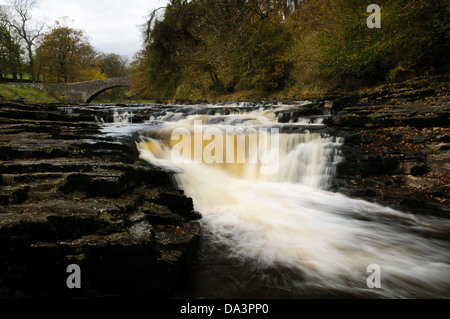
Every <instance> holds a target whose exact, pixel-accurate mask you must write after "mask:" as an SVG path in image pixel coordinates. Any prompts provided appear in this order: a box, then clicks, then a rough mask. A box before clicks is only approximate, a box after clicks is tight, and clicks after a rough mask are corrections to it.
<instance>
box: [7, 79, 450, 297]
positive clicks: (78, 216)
mask: <svg viewBox="0 0 450 319" xmlns="http://www.w3.org/2000/svg"><path fill="white" fill-rule="evenodd" d="M448 83H449V82H448V80H447V79H445V78H444V79H442V78H441V79H435V81H432V82H430V81H427V80H424V81H419V82H417V81H415V82H404V83H401V84H398V85H396V86H389V87H384V88H383V87H380V88H379V89H378V90H373V91H366V92H357V93H352V94H341V95H336V96H327V97H321V98H317V99H314V101H312V102H311V103H310V104H307V105H304V104H301V103H300V104H299V103H296V101H285V104H284V106H289V107H292V108H287V109H284V110H283V111H280V112H278V113H275V114H277V116H278V119H277V118H275V121H278V122H279V123H289V122H290V121H291V120H292V121H294V122H295V121H298V120H299V117H308V116H322V115H323V114H325V113H327V114H328V113H329V114H331V117H330V116H325V117H324V119H325V124H326V131H327V133H332V134H333V135H335V136H341V137H344V138H345V144H344V146H343V149H342V153H343V156H344V157H345V161H344V162H343V163H341V164H339V166H338V167H337V174H336V176H335V178H334V180H333V184H332V190H333V191H335V192H340V193H343V194H345V195H348V196H349V197H352V198H360V199H366V200H368V201H369V202H376V203H380V204H382V205H384V206H390V207H393V208H396V209H398V210H400V211H402V212H405V213H407V214H410V215H411V216H418V217H420V216H421V215H428V216H432V217H433V216H436V217H441V218H445V219H447V218H448V217H449V209H448V200H449V184H450V182H449V181H450V168H449V166H448V165H449V164H448V158H449V155H450V154H449V153H450V147H449V144H450V139H449V136H450V128H449V116H450V107H449V86H448ZM262 105H264V107H267V108H272V107H274V106H276V105H277V104H276V103H275V102H273V103H272V102H265V103H256V102H255V103H253V104H251V103H250V104H248V105H247V106H245V107H242V108H241V111H243V112H244V111H245V112H249V111H251V109H252V108H254V107H257V106H262ZM210 107H211V106H210ZM135 109H136V110H135V113H132V111H131V108H130V107H127V106H126V105H125V106H124V107H123V108H121V111H124V113H126V114H114V112H113V111H111V110H109V109H108V107H105V108H104V109H102V112H103V113H101V114H100V108H98V107H95V108H90V109H88V108H84V107H80V106H73V107H70V108H69V107H67V106H63V105H59V104H53V105H51V104H47V105H27V104H24V103H20V102H2V103H1V104H0V128H1V133H0V241H1V245H0V254H1V259H2V260H1V262H0V297H2V298H28V297H51V296H60V297H69V298H70V297H88V298H89V297H104V296H115V297H117V296H119V297H120V296H126V297H130V296H156V297H165V296H173V294H174V293H176V292H177V290H178V288H179V286H180V285H181V284H182V283H183V282H184V281H185V280H186V279H188V278H189V276H188V275H187V272H188V271H189V265H190V263H191V261H192V259H193V258H194V256H195V255H196V252H197V245H198V243H199V240H200V233H201V232H200V226H199V224H198V223H197V222H196V220H198V219H200V218H201V215H200V214H199V213H197V212H195V211H194V207H193V202H192V200H191V199H189V198H187V197H186V196H184V195H183V193H182V192H180V191H179V190H175V189H173V188H172V183H171V178H172V175H173V174H172V173H171V172H168V171H166V170H163V169H161V168H158V167H155V166H153V165H150V164H148V163H147V162H144V161H142V160H139V159H138V155H139V154H138V151H137V149H136V146H135V144H134V141H135V140H134V137H133V136H128V137H127V138H124V139H123V140H122V139H120V138H112V137H110V136H107V135H105V134H104V133H103V132H102V131H101V129H100V126H99V125H98V123H97V121H96V116H98V119H100V118H101V117H102V116H103V118H104V120H106V121H107V122H114V121H116V120H119V121H121V120H124V122H123V124H124V126H126V125H129V122H127V121H128V119H132V122H133V123H135V124H138V123H144V122H145V121H148V120H149V119H150V118H151V117H152V116H153V117H159V118H166V116H169V118H170V116H171V115H174V114H175V113H177V112H178V113H179V114H181V113H182V114H183V115H187V114H192V113H189V112H190V111H192V109H189V108H183V106H176V105H175V106H171V107H169V106H165V105H159V106H155V107H149V108H139V107H136V108H135ZM128 111H130V112H128ZM194 111H195V114H206V113H208V114H211V116H214V115H216V114H217V113H218V112H219V113H220V112H222V113H223V114H222V113H220V114H222V115H225V114H230V109H229V106H227V105H225V104H224V105H223V106H220V107H216V106H214V107H211V108H210V109H208V106H207V105H206V106H205V108H204V109H203V108H202V105H198V106H195V110H194ZM183 112H185V113H183ZM186 112H187V113H186ZM297 129H298V130H301V128H300V127H297ZM279 194H280V195H283V194H282V193H279ZM360 218H366V219H367V218H370V216H360ZM390 222H391V220H390ZM399 222H400V221H399ZM240 226H242V225H240ZM445 227H446V226H443V225H441V226H439V227H437V228H433V229H432V230H430V229H428V230H426V231H425V230H424V229H416V230H415V231H418V232H419V233H421V232H422V233H423V235H425V237H426V238H436V239H443V240H449V239H450V238H449V234H450V231H449V229H446V228H445ZM212 235H215V234H212ZM214 248H215V247H214ZM212 256H214V255H212ZM70 264H77V265H79V266H80V267H81V270H82V276H83V277H82V278H83V281H82V283H83V286H82V289H81V290H70V289H68V287H67V285H66V279H67V277H68V276H69V274H68V273H67V267H68V266H69V265H70ZM207 273H208V272H207ZM225 275H226V274H225ZM198 280H199V281H198V284H203V283H204V278H199V279H198ZM224 291H226V290H224ZM258 293H259V292H258ZM258 295H259V294H258Z"/></svg>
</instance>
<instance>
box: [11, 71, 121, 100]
mask: <svg viewBox="0 0 450 319" xmlns="http://www.w3.org/2000/svg"><path fill="white" fill-rule="evenodd" d="M8 85H12V86H15V87H27V88H34V89H37V90H49V91H54V92H58V93H61V94H62V95H64V96H65V97H66V102H67V103H90V102H92V100H93V99H94V98H95V97H96V96H97V95H99V94H100V93H102V92H104V91H106V90H109V89H113V88H117V87H129V86H130V80H129V79H128V78H125V77H123V78H111V79H106V80H96V81H85V82H76V83H63V84H41V83H37V84H32V83H8Z"/></svg>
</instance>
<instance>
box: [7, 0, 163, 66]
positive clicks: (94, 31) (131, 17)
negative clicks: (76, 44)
mask: <svg viewBox="0 0 450 319" xmlns="http://www.w3.org/2000/svg"><path fill="white" fill-rule="evenodd" d="M7 2H8V1H7V0H0V4H6V3H7ZM167 3H168V1H167V0H39V7H38V8H37V9H34V10H33V18H34V19H35V20H41V21H45V22H46V23H47V24H48V25H51V26H52V25H54V23H55V21H56V20H61V18H63V17H68V19H67V20H66V21H67V22H68V25H69V26H70V27H72V28H75V29H81V30H83V31H85V34H86V35H87V36H88V37H89V38H90V40H91V44H92V45H93V46H94V47H95V48H96V49H97V50H99V51H101V52H104V53H117V54H120V55H126V56H128V57H129V58H132V57H133V55H134V53H136V52H138V51H139V50H140V49H141V47H142V37H141V32H140V30H139V26H140V25H141V24H143V23H144V22H145V17H146V16H147V15H148V13H149V12H150V11H152V10H153V9H155V8H159V7H162V6H165V5H166V4H167Z"/></svg>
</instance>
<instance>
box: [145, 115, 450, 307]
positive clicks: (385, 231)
mask: <svg viewBox="0 0 450 319" xmlns="http://www.w3.org/2000/svg"><path fill="white" fill-rule="evenodd" d="M161 120H162V121H170V122H164V124H163V125H162V126H159V127H158V130H157V131H156V130H149V131H150V132H149V133H148V134H147V137H146V138H144V139H143V141H142V142H141V143H139V145H138V146H139V149H140V151H141V157H142V158H143V159H146V160H148V161H149V162H151V163H153V164H155V165H158V166H162V167H167V168H170V169H174V170H176V171H177V172H179V173H178V174H177V177H176V178H177V182H178V184H179V186H180V187H181V188H182V189H183V190H184V191H185V192H186V195H187V196H189V197H192V198H193V199H194V203H195V207H196V209H197V210H198V211H200V212H201V213H202V214H203V215H204V218H203V220H202V224H203V228H204V229H205V236H206V237H207V240H211V241H214V242H217V243H220V244H221V245H223V246H224V247H227V250H226V251H227V256H228V257H233V258H238V259H242V260H251V261H252V262H253V263H254V265H257V266H255V269H264V268H276V267H283V268H289V269H292V270H293V271H295V272H298V273H299V274H300V275H299V278H302V279H301V280H300V279H299V280H298V282H296V283H295V282H293V283H292V286H293V287H294V286H296V285H300V286H302V287H303V288H302V289H304V287H305V286H309V287H314V288H315V289H319V288H320V289H324V290H327V289H330V290H331V289H332V290H333V291H340V292H342V293H350V294H354V295H358V294H360V296H365V294H370V295H373V296H380V297H387V298H402V297H416V296H419V297H450V294H449V287H450V264H449V262H450V258H449V257H450V250H449V246H448V243H445V242H442V241H439V240H435V239H430V238H427V237H425V236H422V235H421V233H424V232H430V233H433V232H439V231H441V230H442V229H445V228H447V229H448V226H449V223H448V221H445V220H438V219H433V218H432V217H420V218H419V217H416V216H412V215H410V214H405V213H402V212H399V211H396V210H393V209H390V208H387V207H382V206H380V205H376V204H373V203H369V202H366V201H363V200H357V199H351V198H348V197H346V196H344V195H341V194H337V193H332V192H329V191H327V187H328V186H329V182H330V180H331V178H332V177H333V175H334V173H335V168H336V164H337V163H339V162H340V161H342V160H343V158H342V157H341V156H340V153H339V147H340V145H341V144H342V143H343V140H342V139H339V138H334V137H331V136H327V135H324V134H320V133H310V132H307V131H306V132H304V133H294V134H279V135H278V136H277V137H278V139H279V140H278V142H279V143H276V146H277V150H278V151H279V152H278V153H277V157H278V159H277V170H276V171H274V172H272V174H261V165H262V164H261V162H258V163H254V164H250V163H248V160H249V158H250V157H251V154H252V152H258V147H261V144H260V143H256V144H254V145H256V146H255V147H256V149H252V147H251V146H248V145H247V147H246V152H247V153H246V154H247V157H246V162H245V163H212V164H206V163H205V162H204V161H203V162H197V163H196V162H195V159H194V157H195V154H189V156H187V157H186V156H185V160H184V161H179V160H174V156H173V154H174V148H175V147H176V142H174V141H173V140H171V135H172V133H173V132H174V130H176V129H177V128H180V127H182V128H186V129H187V130H188V131H189V132H190V133H192V134H193V136H191V141H194V142H195V141H196V140H197V141H200V143H201V148H200V150H203V151H204V150H205V147H207V144H208V142H211V139H206V141H205V138H204V133H205V131H207V130H208V129H209V128H212V127H214V128H218V129H219V130H220V131H221V132H227V131H226V128H230V127H233V128H237V127H238V128H242V127H253V128H255V127H270V126H274V125H276V117H275V115H274V113H273V111H270V110H269V111H264V110H255V111H253V112H247V113H245V114H239V115H237V114H230V115H227V116H222V115H220V114H216V115H211V116H207V115H189V116H187V115H185V116H183V115H181V114H166V115H165V118H162V119H161ZM196 121H201V123H202V124H204V126H203V127H202V130H201V131H200V132H201V133H200V132H199V131H196V129H195V128H194V125H195V123H196ZM197 123H198V122H197ZM305 123H306V122H304V123H302V124H305ZM309 124H314V122H309ZM231 132H235V131H231ZM269 132H270V131H269ZM199 133H200V135H202V134H203V137H200V140H198V139H196V138H197V137H198V136H197V135H198V134H199ZM224 134H225V139H224V140H225V141H226V136H227V134H226V133H224ZM229 134H231V133H230V131H228V135H229ZM268 134H269V136H270V137H272V136H271V135H272V134H273V132H272V133H268ZM196 136H197V137H196ZM216 139H217V138H216ZM178 141H179V140H178ZM229 141H236V140H235V139H229ZM248 141H250V139H249V140H248ZM249 143H250V142H249ZM205 144H206V145H205ZM220 145H222V144H220ZM231 147H232V146H230V145H229V144H227V143H226V142H225V143H224V145H223V149H224V152H225V153H226V152H230V150H231ZM235 150H236V147H235V148H234V151H235ZM216 152H217V149H216ZM271 154H273V153H271ZM369 265H379V266H380V269H381V283H382V287H381V289H372V290H370V289H369V288H368V287H367V278H368V276H369V275H370V273H368V272H367V268H368V266H369Z"/></svg>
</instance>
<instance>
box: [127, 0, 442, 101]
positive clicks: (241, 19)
mask: <svg viewBox="0 0 450 319" xmlns="http://www.w3.org/2000/svg"><path fill="white" fill-rule="evenodd" d="M375 2H377V4H378V5H379V6H380V7H381V14H382V16H381V18H382V28H380V29H369V28H368V27H367V23H366V21H367V18H368V15H369V14H368V13H367V7H368V6H369V5H370V4H372V3H374V1H373V0H369V1H366V0H304V1H299V0H297V1H291V0H247V1H244V0H193V1H186V0H172V1H170V3H169V5H168V6H167V7H166V8H165V9H164V10H158V11H155V12H153V13H152V14H151V15H150V16H149V19H148V22H147V24H146V25H145V26H144V38H145V43H144V44H145V46H144V50H143V51H142V52H140V53H139V54H138V56H137V57H136V61H135V72H134V78H135V79H134V90H133V91H134V93H135V94H136V95H139V96H145V97H151V98H156V99H163V100H167V99H207V98H218V97H221V96H228V97H229V96H230V94H237V93H239V92H245V94H246V95H241V96H240V97H242V96H244V97H250V98H252V97H258V98H263V97H267V96H274V94H275V95H276V94H279V95H280V96H283V97H288V98H295V97H296V96H300V95H302V94H304V93H305V92H306V91H308V90H311V91H314V90H319V91H321V92H326V91H328V92H329V91H332V90H336V89H350V88H355V87H359V86H361V85H370V84H372V83H378V82H383V81H388V80H398V79H402V78H404V77H409V76H417V75H426V74H435V73H443V72H448V66H449V61H448V43H449V39H448V34H449V24H448V21H450V19H449V12H450V9H449V4H448V2H447V1H444V0H396V1H394V0H379V1H375ZM237 96H239V95H237Z"/></svg>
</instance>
